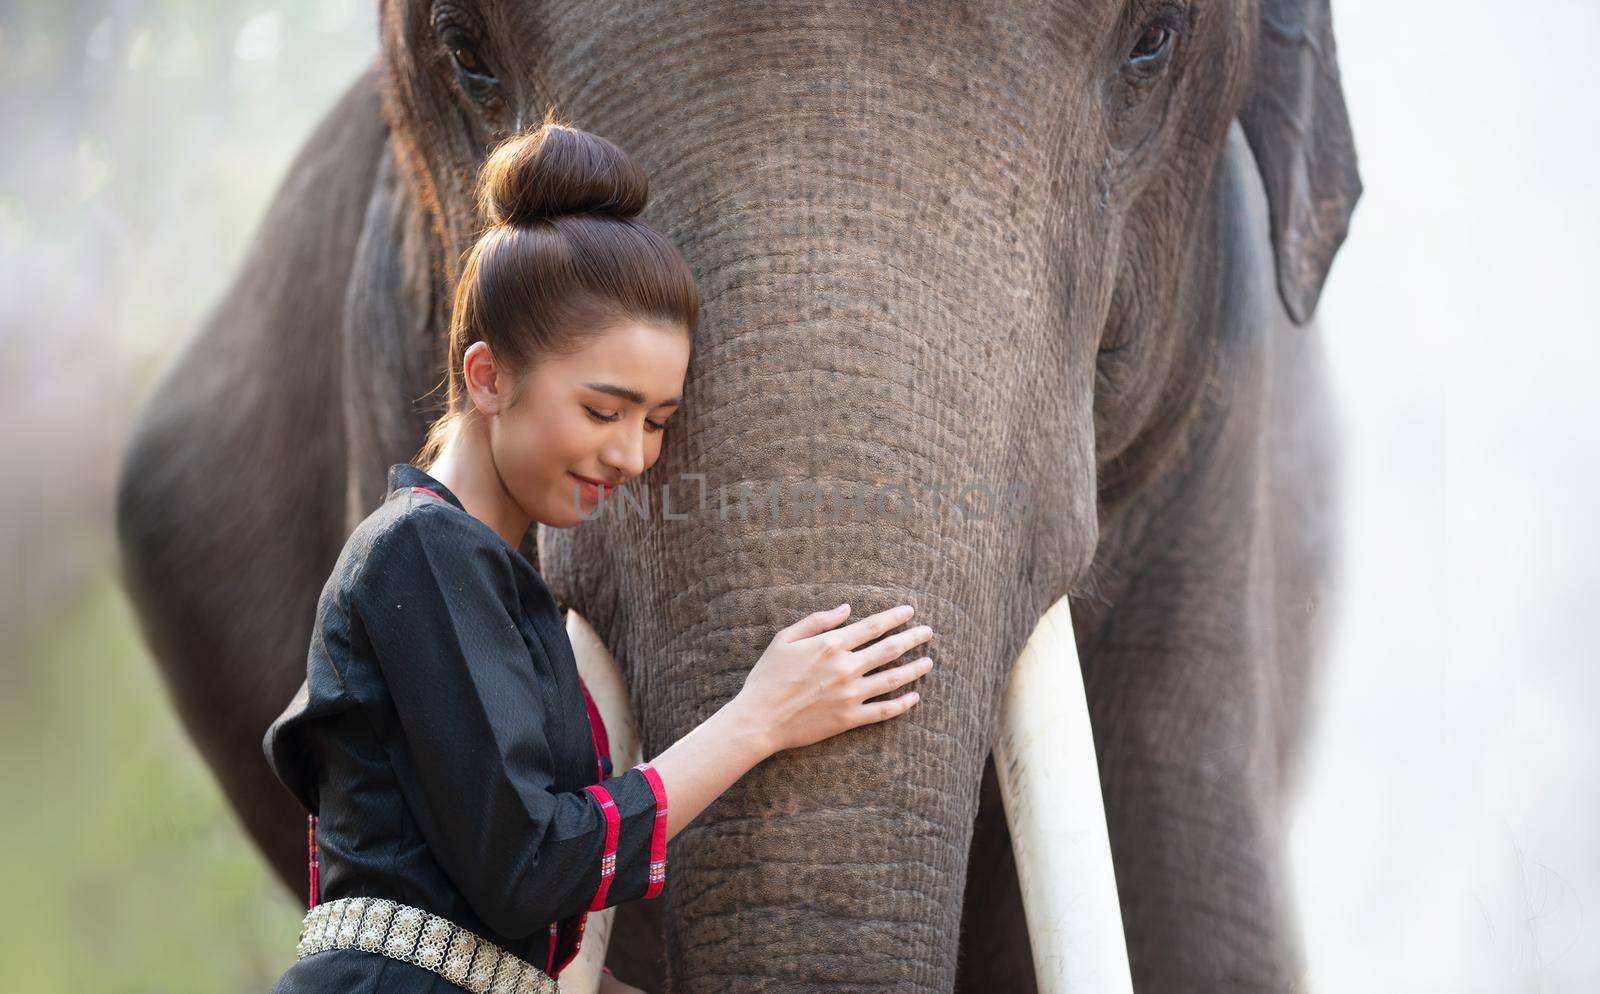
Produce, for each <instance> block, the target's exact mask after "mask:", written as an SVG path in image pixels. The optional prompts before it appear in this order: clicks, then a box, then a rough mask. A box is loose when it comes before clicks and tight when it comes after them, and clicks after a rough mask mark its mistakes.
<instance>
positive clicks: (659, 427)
mask: <svg viewBox="0 0 1600 994" xmlns="http://www.w3.org/2000/svg"><path fill="white" fill-rule="evenodd" d="M583 409H584V410H585V411H588V412H589V416H590V417H591V418H594V419H595V420H596V421H599V422H601V423H603V424H612V423H613V422H615V421H617V420H618V419H620V418H621V417H622V415H620V414H609V415H607V414H601V413H600V412H599V411H597V410H595V409H594V408H592V407H590V406H589V405H588V404H585V405H583ZM644 423H645V424H646V425H647V426H648V427H649V430H651V431H666V430H667V426H666V423H665V422H657V421H651V420H650V419H649V418H646V419H645V422H644Z"/></svg>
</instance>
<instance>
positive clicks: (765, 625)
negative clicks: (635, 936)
mask: <svg viewBox="0 0 1600 994" xmlns="http://www.w3.org/2000/svg"><path fill="white" fill-rule="evenodd" d="M780 448H781V446H780ZM767 451H773V450H767ZM664 462H665V461H664ZM831 465H834V466H839V465H841V461H838V460H836V461H834V462H833V463H832V464H831ZM861 475H862V476H865V475H866V474H865V473H863V474H861ZM768 479H776V475H774V476H772V477H768ZM658 482H660V481H659V480H658ZM696 482H697V483H698V481H696ZM744 482H747V483H748V482H751V481H750V480H749V478H748V477H746V478H745V480H744ZM854 482H856V483H858V484H864V485H869V486H870V485H871V483H872V481H870V480H866V479H863V480H858V481H854ZM708 483H710V484H711V485H710V486H709V487H708V490H709V491H710V492H712V493H713V494H714V493H715V491H716V486H715V481H708ZM661 486H663V487H665V488H666V490H667V491H669V492H677V491H679V490H680V489H682V488H680V487H678V486H677V484H676V483H674V482H670V481H669V482H662V483H661ZM696 488H697V487H691V488H690V489H691V490H692V489H696ZM759 489H767V490H768V492H769V493H770V492H771V491H770V489H769V488H766V487H764V486H763V487H762V488H759ZM685 496H686V495H685ZM670 502H671V504H672V506H673V507H675V508H678V509H680V510H681V509H684V508H686V507H691V506H693V502H692V501H689V500H687V499H685V498H684V497H680V498H673V499H671V501H670ZM735 506H736V505H732V504H731V499H730V511H729V516H728V518H727V520H723V519H722V518H721V517H720V514H719V512H718V503H717V501H715V500H711V501H710V502H709V507H710V510H709V512H708V513H707V514H705V515H701V514H695V513H690V514H688V516H687V517H686V518H685V519H683V520H660V512H661V511H662V507H661V506H660V505H658V506H657V507H656V508H655V511H656V512H657V513H656V515H655V520H652V521H650V522H629V519H628V518H627V517H623V518H621V519H619V520H617V521H613V522H612V524H611V531H612V533H613V535H615V536H617V538H618V539H619V540H618V541H616V542H615V544H614V545H613V546H612V548H613V550H614V552H613V555H614V556H616V557H618V558H620V559H621V560H622V561H621V562H619V563H618V565H619V566H620V567H621V568H620V569H619V570H618V573H617V575H620V576H622V577H624V578H629V577H635V576H637V577H639V578H640V580H641V581H642V582H640V583H639V584H638V585H637V586H636V587H631V588H630V587H628V586H626V585H625V586H624V588H623V589H621V590H620V591H619V593H620V595H621V596H620V597H619V599H618V600H617V601H616V611H617V615H616V616H614V617H613V618H612V619H601V620H602V622H604V621H605V620H610V622H611V624H610V625H609V626H607V625H605V624H604V623H602V624H601V627H602V628H606V627H609V628H610V631H609V632H607V635H606V641H607V643H608V644H609V645H610V646H611V647H612V648H613V651H615V652H616V653H617V655H618V656H619V657H620V658H622V660H623V662H624V668H625V669H626V670H627V672H628V680H629V683H630V684H631V685H632V686H631V689H632V697H633V701H634V704H635V708H636V713H637V714H638V716H639V720H640V728H639V736H640V741H641V744H642V745H643V747H644V751H645V754H653V753H654V752H656V751H659V750H660V749H662V748H664V747H665V746H667V745H669V744H670V743H671V742H673V741H675V740H676V739H677V738H678V737H680V736H682V735H684V734H686V733H687V732H689V731H690V730H691V729H693V728H694V727H695V726H696V725H697V724H698V723H699V722H700V721H702V720H704V718H706V717H707V716H709V715H710V714H711V713H712V712H714V711H715V710H716V709H717V708H719V707H721V706H722V705H723V704H724V703H726V702H727V701H728V700H729V699H730V698H732V697H733V696H734V695H735V694H737V693H738V692H739V690H740V689H741V688H742V686H743V683H744V680H745V677H746V676H747V674H748V671H749V669H750V667H751V666H752V665H753V664H754V662H755V660H756V659H757V658H759V656H760V654H761V653H762V652H763V651H764V650H765V649H766V647H767V645H768V643H769V642H770V640H771V638H772V636H773V634H774V633H775V632H776V631H777V630H778V629H780V628H782V627H785V626H787V625H788V624H790V623H792V622H794V621H796V620H798V619H799V618H800V617H802V616H804V615H805V614H808V613H810V612H812V611H815V610H819V609H822V608H825V607H829V606H832V605H834V604H838V603H840V602H842V601H849V602H850V603H851V604H852V605H853V610H852V617H857V618H859V617H863V616H865V615H867V614H870V613H872V612H875V611H879V610H882V609H884V608H887V607H891V606H893V605H894V604H896V603H902V602H905V603H911V604H914V605H915V606H916V608H917V615H916V617H915V618H914V619H913V622H912V623H913V624H914V623H918V622H925V623H927V624H930V625H931V626H932V627H933V628H934V631H935V638H934V640H933V641H932V642H931V643H930V644H929V645H928V646H927V647H926V650H927V654H929V655H931V656H932V657H933V659H934V661H935V665H934V668H933V670H932V671H931V672H930V673H929V674H927V675H926V676H924V677H922V678H921V679H920V680H918V681H916V682H915V683H913V684H912V685H911V687H910V688H901V689H899V690H896V691H894V692H892V693H894V694H896V695H897V694H899V693H904V692H905V690H906V689H912V688H914V689H917V690H918V691H919V692H920V693H921V696H922V702H921V703H920V704H919V705H917V706H916V707H915V708H913V709H911V710H910V711H909V712H907V713H905V714H903V715H900V716H897V717H895V718H892V719H889V720H888V721H884V722H879V723H873V724H868V725H864V726H861V727H858V728H855V729H851V730H849V731H847V732H844V733H842V734H840V735H837V736H834V737H832V738H830V739H826V740H824V741H822V742H818V743H816V744H813V745H810V746H807V747H804V748H801V749H794V750H788V751H785V752H783V753H779V754H777V755H775V756H773V757H771V758H769V759H768V760H767V761H765V762H763V763H762V764H760V765H759V766H757V767H756V768H755V769H754V770H752V771H751V772H750V773H749V774H747V775H746V776H745V777H744V778H742V779H741V780H740V781H739V782H737V783H736V784H734V785H733V787H732V788H731V789H729V790H728V791H727V792H726V793H725V794H723V795H722V796H721V797H719V798H718V799H717V800H716V801H715V802H713V804H712V805H711V806H710V807H709V808H707V809H706V810H705V811H704V812H702V814H701V815H700V816H699V817H698V818H697V819H696V820H695V821H694V822H693V823H691V824H690V825H689V826H688V827H687V828H685V829H684V830H683V832H681V833H680V834H679V835H678V836H677V837H676V838H674V839H673V841H672V843H671V845H670V848H669V860H668V870H667V876H668V880H669V886H668V888H667V891H666V893H665V895H664V897H665V899H666V901H667V904H666V907H665V912H666V916H667V921H668V927H667V930H666V960H667V963H668V969H669V973H670V978H671V983H670V989H672V990H693V991H697V992H699V991H719V990H728V991H738V990H747V989H751V988H752V987H758V986H762V985H766V984H774V983H776V984H778V985H780V986H783V987H785V988H793V989H819V988H822V987H827V986H838V985H847V986H849V987H851V988H852V989H861V990H871V989H881V990H886V991H888V990H893V991H913V990H925V991H949V990H951V989H952V988H953V986H954V983H955V976H956V957H957V942H958V937H959V935H960V928H961V913H962V896H963V889H964V886H965V881H966V871H967V859H968V855H969V850H970V845H971V839H972V829H973V822H974V819H975V817H976V814H977V803H978V793H979V786H980V784H981V781H982V776H983V771H984V764H985V761H986V759H987V758H988V755H989V752H990V749H991V747H992V746H993V744H994V743H995V741H996V738H997V733H998V729H999V712H1000V704H1001V696H1002V692H1003V691H1004V689H1005V686H1006V679H1007V675H1008V672H1009V669H1010V663H1011V662H1012V661H1013V660H1015V659H1016V657H1017V654H1018V653H1019V651H1020V650H1021V648H1022V643H1023V642H1024V640H1025V639H1026V636H1027V634H1028V632H1029V631H1030V630H1031V628H1032V625H1033V623H1034V621H1036V620H1037V617H1038V614H1039V613H1040V611H1039V609H1038V608H1037V606H1036V605H1035V604H1034V602H1033V600H1032V598H1031V596H1030V595H1029V594H1028V593H1027V591H1026V589H1025V587H1024V585H1023V584H1022V582H1021V574H1020V571H1019V570H1016V569H1015V568H1014V567H1015V564H1019V563H1021V562H1023V561H1024V557H1023V555H1022V550H1021V549H1018V548H1016V547H1015V544H1014V540H1012V539H1011V538H1009V537H1008V536H1011V535H1014V534H1016V529H1015V528H1009V529H1008V528H1007V527H1006V526H1005V524H1004V522H1003V519H1002V518H1001V516H1000V515H995V516H993V517H992V518H990V519H988V520H978V519H976V518H974V519H972V520H969V521H966V522H960V520H959V517H957V516H954V514H953V512H951V513H952V514H953V520H950V521H944V522H943V523H942V524H941V522H940V521H938V520H928V521H923V522H921V523H918V524H908V523H906V522H900V523H899V524H898V525H890V524H886V523H885V522H883V521H870V520H869V521H864V522H861V521H858V522H853V523H846V522H840V521H834V520H832V519H831V518H830V516H829V512H828V511H827V507H828V505H827V502H826V501H823V502H821V503H816V502H810V501H808V499H804V498H803V499H801V500H799V501H796V500H794V499H793V498H792V493H791V491H790V490H789V489H787V488H784V487H779V488H778V489H777V497H776V500H775V501H774V503H773V504H772V507H773V508H774V509H775V510H773V511H772V512H771V513H770V514H769V515H767V516H764V517H763V518H762V519H761V520H755V519H751V520H743V519H741V516H740V513H739V511H737V510H734V509H733V507H735ZM868 506H869V508H870V506H871V505H870V502H869V505H868ZM774 518H775V519H776V520H774ZM625 522H627V523H625ZM630 525H631V527H630ZM646 525H648V527H647V526H646ZM941 532H942V533H943V534H945V535H946V536H947V538H945V539H944V540H943V541H941V542H939V543H938V544H936V545H929V544H928V540H927V536H930V535H939V534H941ZM913 536H915V537H913ZM652 546H659V547H652ZM636 557H637V558H636ZM641 564H649V568H648V569H643V568H641ZM1001 564H1013V569H1011V570H1008V569H1006V568H1004V567H1003V566H1002V565H1001ZM578 607H579V609H580V610H581V608H582V605H581V604H579V605H578ZM916 654H917V653H915V652H914V653H912V654H908V655H907V656H905V657H902V658H901V659H899V660H896V661H895V662H896V663H898V662H905V661H908V660H909V659H910V658H912V657H913V656H915V655H916ZM1090 762H1091V763H1092V753H1091V754H1090Z"/></svg>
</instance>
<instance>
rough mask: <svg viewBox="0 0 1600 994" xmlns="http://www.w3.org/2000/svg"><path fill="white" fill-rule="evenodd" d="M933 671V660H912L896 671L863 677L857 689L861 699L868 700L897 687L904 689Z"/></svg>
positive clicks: (885, 671) (886, 671)
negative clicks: (903, 687)
mask: <svg viewBox="0 0 1600 994" xmlns="http://www.w3.org/2000/svg"><path fill="white" fill-rule="evenodd" d="M931 669H933V660H932V659H929V658H928V657H927V656H923V657H922V658H921V659H916V660H912V661H911V662H909V663H906V664H905V665H903V666H896V667H895V668H894V669H891V670H884V671H883V672H882V673H874V674H872V675H871V676H865V677H862V678H861V682H860V683H859V684H857V689H858V690H859V692H860V697H861V699H862V700H866V699H867V698H869V697H877V696H878V695H880V694H887V693H888V692H889V691H891V690H894V689H895V688H896V687H902V686H904V685H906V684H908V683H910V682H911V681H912V680H915V679H916V678H917V677H919V676H922V675H923V674H924V673H926V672H928V671H929V670H931ZM869 706H870V705H869Z"/></svg>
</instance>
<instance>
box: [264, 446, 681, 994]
mask: <svg viewBox="0 0 1600 994" xmlns="http://www.w3.org/2000/svg"><path fill="white" fill-rule="evenodd" d="M388 484H389V488H388V493H387V495H386V496H385V498H384V501H383V503H382V504H381V505H380V506H379V507H378V508H377V510H375V511H373V512H372V514H370V515H369V516H368V517H367V518H366V519H365V520H363V521H362V522H361V523H360V524H359V525H357V526H356V529H355V531H354V532H353V533H352V534H351V535H350V537H349V539H348V540H347V541H346V542H345V546H344V549H343V551H342V552H341V553H340V555H339V559H338V562H337V563H336V564H335V566H334V569H333V573H332V575H330V576H329V577H328V581H327V583H326V585H325V586H324V587H323V590H322V595H321V599H320V600H319V602H318V604H317V618H316V628H315V631H314V632H313V633H312V637H311V648H310V652H309V654H308V657H307V662H306V680H305V683H304V684H302V685H301V687H300V689H299V691H298V692H297V693H296V694H295V697H294V699H293V700H292V701H291V702H290V703H289V706H288V708H287V709H285V710H284V712H283V714H282V715H280V716H279V717H278V718H277V720H276V721H274V722H273V723H272V725H271V727H270V728H268V729H267V732H266V735H265V737H264V738H263V740H262V747H263V749H264V751H265V753H266V756H267V760H268V762H269V763H270V764H271V766H272V768H273V770H274V771H275V772H276V773H277V775H278V778H279V779H281V780H282V781H283V782H284V784H285V785H287V786H288V788H289V789H290V790H291V791H292V792H293V793H294V794H295V796H296V797H298V798H299V799H300V801H301V803H302V804H304V805H305V807H306V810H307V811H308V812H311V813H312V814H313V815H315V816H316V818H315V821H314V822H313V826H314V831H315V845H316V852H317V854H318V862H319V864H320V866H319V876H320V888H319V889H320V893H317V894H313V895H312V902H313V904H315V903H316V902H318V901H332V900H334V899H337V898H344V897H355V896H369V897H377V898H388V899H389V900H392V901H397V902H400V903H402V904H406V905H412V906H415V907H417V908H420V909H423V910H425V911H427V912H431V913H432V914H435V915H439V916H442V917H444V918H448V919H450V920H451V921H452V922H454V923H455V924H456V925H458V926H460V927H461V928H464V929H467V930H469V931H471V932H475V933H476V934H477V935H478V936H480V937H482V938H484V939H487V940H488V941H489V942H492V943H495V944H496V945H498V946H500V947H501V948H502V949H504V950H506V951H507V952H509V953H511V954H513V955H515V956H518V957H521V958H522V959H523V960H526V961H528V962H529V963H531V964H533V965H534V966H536V967H537V968H539V969H541V970H544V971H545V972H546V973H548V974H550V975H551V976H552V977H555V976H559V974H560V971H561V969H562V968H563V967H565V966H566V965H567V964H568V963H569V962H571V960H572V958H573V957H574V956H575V955H576V954H577V951H578V947H579V944H580V943H581V940H582V937H583V928H584V922H585V918H586V916H587V913H588V912H590V911H596V910H599V909H601V908H608V907H611V906H613V905H616V904H621V903H622V902H624V901H632V900H637V899H641V898H648V897H655V896H656V895H657V894H659V893H660V892H661V888H662V884H663V883H664V880H665V873H666V839H665V832H666V818H665V814H666V807H667V805H666V800H667V799H666V794H665V791H664V790H663V788H662V785H661V780H660V778H659V777H658V776H657V775H656V773H655V770H654V769H653V768H652V767H651V766H650V765H649V764H648V763H640V764H639V765H637V766H635V767H633V768H632V769H629V770H627V771H625V772H623V773H621V774H619V775H616V776H612V775H611V773H612V770H611V766H610V758H609V756H607V755H606V753H607V752H608V751H609V750H608V749H607V748H606V743H605V730H604V726H603V725H602V724H601V723H600V721H599V712H598V711H597V710H595V709H594V706H593V701H592V699H590V698H589V696H588V690H587V688H585V687H584V686H583V684H582V681H581V680H580V679H579V676H578V670H577V664H576V661H575V659H574V657H573V652H572V644H571V642H570V641H569V640H568V638H567V634H566V629H565V626H564V625H563V623H562V618H561V615H560V612H559V610H558V608H557V606H556V603H555V600H554V598H553V597H552V596H551V594H550V591H549V589H548V588H547V587H546V586H545V583H544V580H543V578H541V577H540V575H539V573H538V571H537V570H535V569H534V568H533V566H532V564H530V563H529V562H528V561H527V559H526V558H524V557H523V556H522V554H521V553H520V552H518V551H517V550H516V549H514V548H512V547H511V546H510V545H509V544H507V543H506V541H505V540H504V539H502V538H501V537H500V536H499V535H498V534H497V533H496V532H495V531H494V530H493V529H491V528H490V527H489V526H488V525H486V524H484V523H483V522H482V521H480V520H479V519H477V518H476V517H474V516H472V515H471V514H469V513H468V512H467V511H466V509H465V508H464V507H463V506H462V504H461V502H460V500H458V499H457V498H456V496H455V495H454V494H452V493H451V492H450V491H449V490H448V489H446V488H445V487H444V485H443V484H441V483H440V482H439V481H438V480H436V479H434V478H433V477H431V476H429V475H428V474H427V473H424V472H423V471H422V470H420V469H417V468H416V467H415V466H411V465H409V464H405V463H401V464H398V465H395V466H392V467H390V469H389V476H388ZM275 990H276V991H277V992H283V994H288V992H301V991H308V992H309V991H315V992H334V991H338V992H341V994H353V992H358V991H359V992H378V991H382V992H384V994H404V992H421V991H433V992H438V991H448V992H455V991H463V990H466V988H465V987H462V986H458V985H456V984H453V983H451V982H449V981H448V980H446V979H445V978H444V977H443V976H440V975H439V974H437V973H435V972H432V971H430V970H427V969H424V968H423V967H421V966H417V965H414V964H413V963H408V962H405V961H403V960H400V959H395V958H392V957H390V956H386V955H383V954H381V953H376V952H367V951H365V950H362V949H355V948H348V949H342V948H334V949H325V950H323V951H321V952H317V953H315V954H312V955H308V956H305V957H304V958H303V959H300V960H298V961H297V962H296V963H295V964H294V965H293V966H292V967H290V968H289V970H288V971H287V972H285V973H284V975H283V977H282V978H281V979H280V980H279V982H278V986H277V987H276V988H275Z"/></svg>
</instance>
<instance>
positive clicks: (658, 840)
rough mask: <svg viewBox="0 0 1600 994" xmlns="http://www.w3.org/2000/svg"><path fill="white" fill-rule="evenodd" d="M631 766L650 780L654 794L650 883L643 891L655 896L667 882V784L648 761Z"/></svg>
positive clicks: (646, 895) (648, 895)
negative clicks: (654, 817) (654, 809)
mask: <svg viewBox="0 0 1600 994" xmlns="http://www.w3.org/2000/svg"><path fill="white" fill-rule="evenodd" d="M633 768H634V769H636V770H638V771H640V772H641V773H643V774H644V778H645V779H646V780H648V781H650V789H651V790H652V791H654V792H655V795H656V820H655V823H654V824H652V825H651V826H650V885H649V886H648V887H646V888H645V891H644V896H645V897H655V896H656V895H657V894H659V893H661V888H662V887H664V886H666V883H667V786H666V784H664V783H662V782H661V774H659V773H657V772H656V768H655V767H654V766H651V765H650V764H649V763H636V764H634V767H633Z"/></svg>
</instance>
